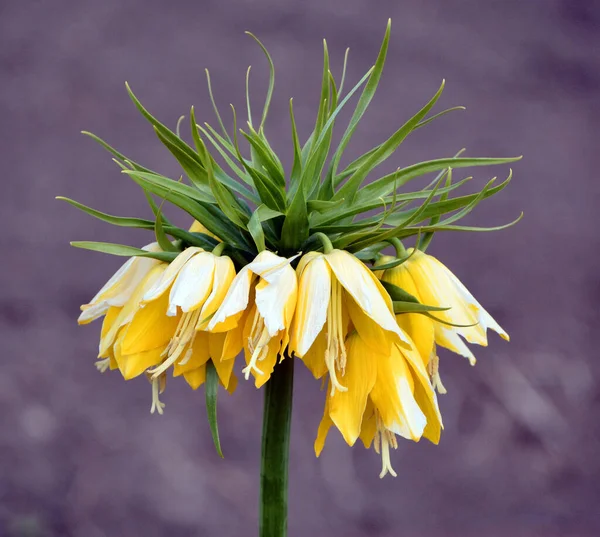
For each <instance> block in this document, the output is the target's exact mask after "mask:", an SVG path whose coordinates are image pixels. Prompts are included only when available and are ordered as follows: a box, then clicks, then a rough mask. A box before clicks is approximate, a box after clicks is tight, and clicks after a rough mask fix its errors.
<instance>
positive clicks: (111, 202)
mask: <svg viewBox="0 0 600 537" xmlns="http://www.w3.org/2000/svg"><path fill="white" fill-rule="evenodd" d="M388 17H392V19H393V23H394V24H393V31H392V41H391V46H390V52H389V55H388V62H387V66H386V71H385V72H384V76H383V79H382V83H381V87H380V89H379V91H378V93H377V95H376V98H375V100H374V102H373V104H372V105H371V109H370V111H369V112H368V114H367V116H366V118H365V121H364V124H363V125H362V126H361V128H360V129H359V131H358V132H357V134H356V136H355V140H354V141H353V144H352V145H351V147H350V151H349V155H350V154H351V153H352V152H355V154H356V153H357V152H358V151H361V150H365V149H368V148H369V147H371V146H373V145H375V144H377V143H379V142H381V141H382V140H384V139H385V138H386V137H387V136H388V135H389V134H391V132H393V130H394V129H395V128H396V127H397V126H399V125H400V124H401V123H402V122H403V121H404V120H406V119H407V118H408V117H409V116H410V115H412V113H414V112H415V111H416V110H417V109H418V108H419V107H420V106H421V105H422V104H424V103H425V102H426V101H427V100H428V99H429V98H430V96H431V95H432V94H433V93H434V92H435V90H436V89H437V87H438V85H439V83H440V81H441V79H442V78H446V80H447V89H446V91H445V93H444V96H443V97H442V99H441V103H440V105H439V106H440V108H439V109H441V108H442V107H448V106H454V105H458V104H462V105H466V106H467V108H468V110H467V111H466V112H456V113H454V114H452V115H450V116H446V117H445V118H443V119H440V120H439V121H438V122H436V123H434V124H433V125H431V126H429V127H427V128H424V129H421V130H419V131H418V132H417V133H415V134H414V135H413V136H411V137H410V138H409V139H408V140H407V141H406V142H405V143H404V144H403V146H402V147H401V149H400V150H399V152H398V154H397V157H395V158H394V159H392V160H393V162H392V163H391V164H390V166H391V167H392V168H395V167H397V166H404V165H407V164H411V163H414V162H417V161H419V160H424V159H428V158H438V157H442V156H451V155H452V154H454V153H455V152H456V151H457V150H458V149H460V148H461V147H463V146H466V147H467V148H468V151H467V154H469V155H472V156H513V155H519V154H523V155H524V159H523V160H522V161H521V162H519V163H517V164H516V165H515V166H514V180H513V183H512V184H511V185H510V187H509V188H508V189H507V190H505V191H503V192H502V193H501V194H500V195H498V196H497V197H495V198H493V199H491V200H488V201H487V202H486V203H484V204H483V205H482V206H481V207H480V208H479V209H478V210H476V211H475V212H474V213H473V215H472V216H470V217H469V220H468V221H466V222H468V223H471V224H474V225H496V224H500V223H504V222H506V221H508V220H511V219H513V218H514V217H515V216H517V215H518V213H519V212H520V211H521V210H523V211H525V219H524V220H523V221H522V222H521V223H520V224H519V225H518V226H517V227H515V228H512V229H510V230H507V231H503V232H499V233H497V234H468V235H466V234H447V235H444V236H437V237H436V238H435V239H434V242H433V244H432V247H431V250H430V251H431V253H433V254H434V255H436V256H438V257H439V258H440V259H442V261H444V262H445V263H446V264H447V265H449V266H450V267H451V268H452V269H453V270H454V272H455V273H456V274H457V275H458V276H459V277H460V278H461V279H462V280H463V281H464V282H465V283H466V284H467V285H468V286H469V288H470V289H471V290H472V292H473V293H474V294H475V296H477V297H478V298H479V300H480V301H481V302H482V303H483V304H484V305H485V306H486V307H487V308H488V309H489V311H490V312H491V313H492V315H494V316H495V317H496V319H497V320H498V321H499V322H500V323H501V324H502V325H503V326H504V327H505V328H506V329H507V331H508V332H509V333H510V334H511V336H512V342H511V343H510V344H507V343H505V342H503V341H502V340H500V339H499V338H498V337H496V336H495V335H493V336H492V337H491V345H490V347H489V348H487V349H476V351H477V352H476V354H477V356H478V358H479V363H478V365H477V367H476V368H474V369H473V368H471V367H469V365H468V363H467V362H466V360H464V359H461V358H460V357H458V356H455V355H451V354H449V353H444V354H443V355H442V371H443V380H444V382H445V384H446V387H447V388H448V392H449V393H448V395H445V396H442V397H441V406H442V411H443V413H444V417H445V425H446V431H445V433H444V435H443V437H442V442H441V444H440V445H439V446H438V447H435V446H432V445H431V444H428V443H427V442H426V441H423V442H421V443H419V444H410V443H408V442H401V446H400V449H399V450H398V451H397V452H395V453H394V454H393V462H394V466H395V468H396V470H397V471H398V474H399V476H398V478H397V479H391V478H386V479H384V480H382V481H380V480H379V479H378V471H379V464H380V463H379V460H378V457H377V456H376V455H375V453H373V452H372V451H365V450H364V449H363V448H362V447H360V446H357V447H355V448H353V449H350V448H348V447H347V446H345V444H344V443H343V441H342V440H341V437H340V436H339V435H338V434H336V433H333V434H331V435H330V437H329V440H328V444H327V446H326V448H325V451H324V453H323V455H322V456H321V458H320V459H315V457H314V453H313V447H312V444H313V441H314V437H315V434H316V429H317V425H318V423H319V420H320V417H321V413H322V404H323V400H324V395H323V393H322V392H320V390H319V383H316V382H314V381H313V380H312V378H311V377H310V376H309V374H308V373H307V371H305V370H304V368H303V367H302V366H301V365H300V364H297V365H298V367H297V375H296V379H297V383H296V394H295V401H294V405H295V408H294V419H293V432H292V434H293V437H292V446H291V475H290V502H291V511H290V523H289V524H290V529H289V535H290V537H294V536H302V535H312V536H314V537H320V536H328V537H331V536H344V537H359V536H367V535H368V536H382V537H383V536H386V537H387V536H389V537H391V536H396V535H402V536H430V535H438V536H461V537H469V536H482V535H483V536H486V537H487V536H490V537H494V536H499V537H500V536H505V535H511V536H516V537H519V536H524V537H530V536H538V535H539V536H542V535H543V536H559V535H560V536H592V535H599V534H600V512H599V510H598V508H597V504H598V501H599V500H600V486H599V485H598V483H599V479H600V454H599V453H600V422H599V420H598V410H599V409H600V365H599V364H598V361H597V360H596V357H597V345H594V343H593V339H592V334H593V327H594V326H595V325H596V324H597V322H598V315H597V310H598V300H599V299H600V286H599V282H598V273H599V262H600V256H599V255H598V246H599V244H598V232H597V228H596V222H595V221H593V220H592V215H593V212H594V211H595V209H596V204H597V202H598V193H599V191H600V186H599V185H600V182H599V181H598V178H597V177H596V174H597V169H598V166H597V161H596V158H595V157H596V156H597V152H598V139H599V137H600V103H599V102H598V95H599V90H600V70H599V68H600V46H599V45H600V32H599V28H600V6H599V4H598V3H597V2H593V1H584V0H529V1H523V0H503V1H492V0H490V1H487V2H482V1H481V0H461V1H459V0H421V1H418V2H417V1H414V2H393V1H390V0H387V1H378V2H373V1H371V2H369V1H367V0H335V1H327V0H305V1H292V0H287V1H282V0H279V1H275V0H247V1H245V2H243V1H238V2H231V1H225V0H220V1H217V0H207V1H203V2H199V1H185V2H183V1H173V2H164V1H163V2H160V1H158V0H152V1H148V0H147V1H141V0H120V1H115V0H104V1H96V2H92V1H89V0H79V1H70V2H67V1H64V0H63V1H61V0H54V1H52V2H50V1H42V0H38V1H34V0H29V1H25V0H20V1H17V0H3V1H2V2H0V75H1V77H2V78H1V81H2V82H1V84H0V112H1V115H0V118H1V119H0V142H1V145H0V147H1V152H2V168H3V171H4V177H3V181H2V184H3V188H2V195H1V197H0V206H1V208H2V209H1V210H2V212H1V214H2V220H3V222H4V223H5V225H6V224H8V226H9V230H7V231H5V232H4V233H2V236H1V238H0V244H1V245H2V252H3V254H2V263H1V264H0V271H1V277H2V282H3V283H2V286H1V288H0V336H1V341H2V352H3V355H4V361H3V363H4V366H3V370H2V374H1V375H0V408H2V425H3V426H2V432H0V535H3V536H4V535H6V536H10V537H15V536H18V537H66V536H76V537H104V536H106V537H131V536H134V535H144V536H146V537H154V536H165V535H169V536H170V537H187V536H200V535H221V536H239V535H255V534H256V530H255V527H256V524H257V486H258V458H259V447H260V446H259V444H260V419H261V400H262V397H261V395H262V394H261V393H258V392H256V391H255V390H254V388H253V386H251V385H250V384H249V383H241V387H240V388H239V389H238V392H237V393H236V394H235V396H234V397H231V398H228V397H227V398H226V397H225V396H222V397H221V400H220V402H221V404H220V408H219V414H220V416H219V417H220V420H219V421H220V429H221V436H222V442H223V446H224V451H225V454H226V459H225V460H224V461H222V460H220V459H219V458H218V457H217V456H216V455H215V452H214V449H213V447H212V443H211V438H210V434H209V431H208V426H207V424H206V419H205V414H204V412H205V411H204V395H203V392H202V390H199V391H198V392H193V391H192V390H190V389H189V388H188V387H187V386H186V385H184V383H183V382H182V381H179V380H180V379H176V380H175V381H174V382H170V383H169V386H168V387H167V392H166V393H165V395H164V397H163V400H164V401H165V402H166V403H167V408H166V414H165V415H164V416H162V417H159V416H151V415H150V413H149V408H150V387H149V385H148V383H147V382H146V381H145V380H144V379H137V380H135V381H131V382H127V383H125V382H124V381H123V380H122V379H121V378H120V376H119V374H118V373H116V372H113V373H111V374H106V375H100V374H99V373H98V372H97V371H96V369H95V368H94V365H93V362H94V357H95V349H96V345H97V338H98V333H99V329H100V327H99V325H98V324H94V325H91V326H88V327H85V328H78V327H77V325H76V323H75V319H76V317H77V315H78V308H79V305H80V304H81V303H84V302H86V301H87V300H88V299H89V298H90V297H91V296H92V295H93V294H94V293H95V291H96V290H97V288H99V287H100V285H101V284H102V283H103V282H104V281H106V279H107V277H108V276H109V275H110V274H112V272H113V271H114V270H115V269H116V268H117V266H118V265H119V264H120V261H121V260H119V259H117V258H111V257H109V256H102V255H100V254H95V253H91V252H84V251H81V250H74V249H72V248H70V247H69V245H68V241H69V240H105V241H114V242H123V243H128V244H133V245H142V244H145V243H148V242H150V241H151V240H152V239H151V237H150V234H149V233H148V232H144V231H126V230H123V229H116V228H112V227H111V226H109V225H107V224H103V223H102V222H99V221H95V220H93V219H92V218H91V217H88V216H86V215H84V214H82V213H79V212H78V211H76V210H75V209H73V208H70V207H68V206H67V205H65V204H62V203H60V202H58V201H54V199H53V198H54V196H55V195H57V194H61V195H65V196H69V197H73V198H75V199H77V200H79V201H81V202H83V203H86V204H89V205H92V206H94V207H96V208H99V209H101V210H105V211H107V212H110V213H113V214H119V215H127V216H147V215H148V210H147V207H146V205H145V201H144V199H143V196H141V193H140V192H139V190H138V189H137V187H135V185H134V184H133V183H132V182H130V181H128V180H127V179H126V178H125V177H124V176H122V175H120V174H119V172H118V170H117V168H116V167H115V166H114V165H113V163H112V162H111V160H110V157H109V155H108V154H107V153H105V152H103V150H102V149H101V148H100V147H99V146H97V145H96V144H95V143H94V142H92V141H91V140H90V139H88V138H85V137H83V136H81V135H80V134H79V131H80V130H84V129H85V130H90V131H93V132H94V133H96V134H98V135H99V136H101V137H104V138H105V139H107V140H108V141H109V142H110V143H112V144H113V145H115V146H116V147H117V148H119V149H120V150H121V151H123V152H124V153H125V154H127V155H128V156H130V157H131V158H134V159H135V160H137V161H139V162H142V163H144V164H145V165H146V166H148V167H150V168H153V169H157V170H159V171H161V172H163V173H165V174H168V175H172V176H176V175H178V174H179V172H178V169H177V166H176V164H175V163H174V161H173V160H172V158H171V157H170V155H169V153H168V152H167V151H166V149H162V147H161V146H160V143H159V142H158V141H157V140H156V139H155V136H154V134H153V131H152V129H151V128H150V126H149V125H148V124H147V123H146V122H145V120H144V119H143V118H142V117H141V116H140V115H139V114H138V113H137V111H136V110H135V108H134V106H133V105H132V103H131V102H130V101H129V99H128V97H127V95H126V93H125V90H124V86H123V83H124V81H125V80H128V81H129V82H130V84H131V86H132V88H133V89H134V91H135V92H136V93H137V95H138V97H139V98H140V99H141V100H142V102H143V103H144V104H145V105H146V106H147V107H148V108H149V109H150V110H151V111H152V112H154V113H155V114H156V115H157V116H158V117H159V118H160V119H161V120H162V121H164V122H165V123H167V124H168V125H171V126H172V127H173V128H174V126H175V123H176V121H177V118H178V117H179V116H180V115H181V114H187V113H188V111H189V106H190V105H192V104H194V105H195V107H196V113H197V116H198V117H199V119H201V120H207V121H210V122H212V123H213V124H214V117H213V115H212V111H211V109H210V106H209V100H208V95H207V91H206V86H205V83H204V78H203V76H204V75H203V68H204V67H208V68H209V69H210V70H211V74H212V78H213V84H214V88H215V91H216V97H217V100H218V103H219V105H220V106H221V109H222V113H223V114H224V115H226V116H227V117H228V118H229V114H227V106H228V104H229V103H230V102H232V103H234V104H235V105H236V106H237V107H238V109H239V110H240V112H241V111H242V110H243V95H244V93H243V91H244V90H243V86H244V75H245V69H246V66H247V65H248V64H250V63H251V64H252V65H253V75H252V95H253V96H254V103H255V104H254V107H255V110H256V111H259V108H260V106H261V103H262V95H263V92H264V90H265V88H266V73H267V68H266V65H265V61H264V59H263V57H262V55H261V53H260V50H259V49H258V48H257V47H256V46H255V45H254V44H253V43H252V41H251V40H250V39H249V38H247V37H246V36H244V33H243V32H244V30H247V29H248V30H251V31H253V32H254V33H256V34H257V35H258V36H259V37H260V38H261V39H262V40H263V41H264V43H265V44H266V45H267V47H268V48H269V50H270V51H271V53H272V55H273V58H274V60H275V63H276V69H277V80H276V92H275V99H274V103H273V106H272V109H271V114H270V121H269V122H268V125H267V134H268V135H269V136H270V137H271V138H273V139H275V141H276V143H275V146H276V149H277V150H278V151H281V152H283V153H284V154H285V155H287V156H288V157H289V156H290V152H289V147H290V146H289V142H290V134H289V120H288V115H287V100H288V99H289V97H290V96H293V97H295V100H294V102H295V107H296V117H297V118H298V123H299V129H300V131H301V134H303V135H306V134H307V132H308V130H309V127H310V126H311V124H312V122H313V121H314V113H315V103H316V101H317V97H318V88H319V84H320V74H321V39H322V38H323V37H326V38H327V39H328V43H329V50H330V51H331V54H332V62H333V66H334V70H335V71H334V72H335V73H336V75H337V76H339V74H340V71H341V64H342V58H343V53H344V50H345V48H346V47H347V46H349V47H350V48H351V51H350V62H349V69H348V81H349V82H352V81H356V80H358V79H359V78H360V76H361V75H362V73H363V72H365V71H366V70H367V69H368V68H369V66H370V65H371V64H372V62H373V61H374V59H375V57H376V55H377V51H378V47H379V44H380V40H381V38H382V36H383V31H384V28H385V23H386V20H387V18H388ZM348 87H350V86H348ZM227 121H228V123H229V119H228V120H227ZM288 163H289V159H288ZM473 172H474V175H475V178H476V183H477V186H478V187H480V186H481V185H483V184H484V181H486V180H487V179H489V178H490V177H491V175H492V174H496V173H498V174H499V175H500V176H502V177H503V176H504V175H505V174H506V173H507V172H508V169H507V168H494V169H489V170H488V169H482V168H479V169H474V170H473ZM169 215H170V216H172V217H173V218H174V219H176V220H177V221H178V222H180V223H182V225H183V224H186V223H187V220H186V218H185V217H183V218H182V217H181V216H180V215H179V216H178V215H177V214H176V213H175V212H174V211H173V212H172V214H171V213H169ZM238 369H239V368H238Z"/></svg>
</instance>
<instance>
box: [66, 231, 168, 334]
mask: <svg viewBox="0 0 600 537" xmlns="http://www.w3.org/2000/svg"><path fill="white" fill-rule="evenodd" d="M143 250H147V251H148V252H160V247H159V246H158V244H157V243H156V242H153V243H151V244H148V245H146V246H144V248H143ZM158 263H159V261H157V260H156V259H151V258H148V257H132V258H130V259H129V260H128V261H127V262H126V263H124V264H123V265H122V266H121V268H120V269H119V270H118V271H117V272H115V273H114V274H113V276H112V277H111V278H110V279H109V280H108V281H107V282H106V284H105V285H104V286H103V287H102V289H100V291H98V293H96V296H95V297H94V298H92V300H90V302H89V303H88V304H83V305H82V306H81V310H82V311H81V315H80V316H79V319H77V322H78V323H79V324H87V323H90V322H92V321H94V320H95V319H98V317H102V315H105V314H106V313H107V311H108V309H109V308H110V307H121V306H123V305H124V304H125V303H126V302H127V301H128V300H129V299H130V298H131V295H132V294H133V292H134V290H135V289H136V287H137V286H138V285H139V283H140V282H141V281H142V280H143V279H144V278H145V277H146V275H147V274H148V272H150V270H151V269H152V267H154V266H156V265H157V264H158Z"/></svg>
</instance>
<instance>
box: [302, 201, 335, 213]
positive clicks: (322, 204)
mask: <svg viewBox="0 0 600 537" xmlns="http://www.w3.org/2000/svg"><path fill="white" fill-rule="evenodd" d="M343 202H344V199H343V198H342V199H340V200H335V201H326V200H310V201H308V202H307V203H306V205H307V207H308V212H311V211H317V212H319V213H322V212H325V211H330V210H331V209H335V208H336V207H339V206H340V205H341V204H342V203H343Z"/></svg>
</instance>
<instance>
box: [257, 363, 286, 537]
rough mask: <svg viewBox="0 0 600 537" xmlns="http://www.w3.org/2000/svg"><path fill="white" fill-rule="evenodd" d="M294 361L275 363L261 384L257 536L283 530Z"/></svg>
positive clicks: (280, 535)
mask: <svg viewBox="0 0 600 537" xmlns="http://www.w3.org/2000/svg"><path fill="white" fill-rule="evenodd" d="M293 385H294V361H293V360H292V359H291V358H289V357H286V358H285V359H284V360H283V361H282V362H281V363H280V364H277V365H276V366H275V370H274V371H273V374H272V375H271V378H270V379H269V381H268V382H267V384H266V386H265V408H264V414H263V433H262V455H261V467H260V514H259V518H260V521H259V524H260V532H259V535H260V537H285V535H286V534H287V507H288V506H287V489H288V459H289V446H290V424H291V418H292V390H293Z"/></svg>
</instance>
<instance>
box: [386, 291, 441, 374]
mask: <svg viewBox="0 0 600 537" xmlns="http://www.w3.org/2000/svg"><path fill="white" fill-rule="evenodd" d="M411 294H412V293H411ZM396 322H397V323H398V325H399V326H400V328H402V330H404V332H405V333H406V334H407V335H408V336H409V337H410V339H412V341H413V343H414V344H415V347H416V349H417V351H418V353H419V355H420V356H421V360H422V361H423V364H425V365H427V364H428V363H429V358H430V357H431V354H432V353H433V351H434V346H435V343H434V327H433V323H434V321H433V320H432V319H429V318H428V317H425V315H419V314H418V313H401V314H399V315H396Z"/></svg>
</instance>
